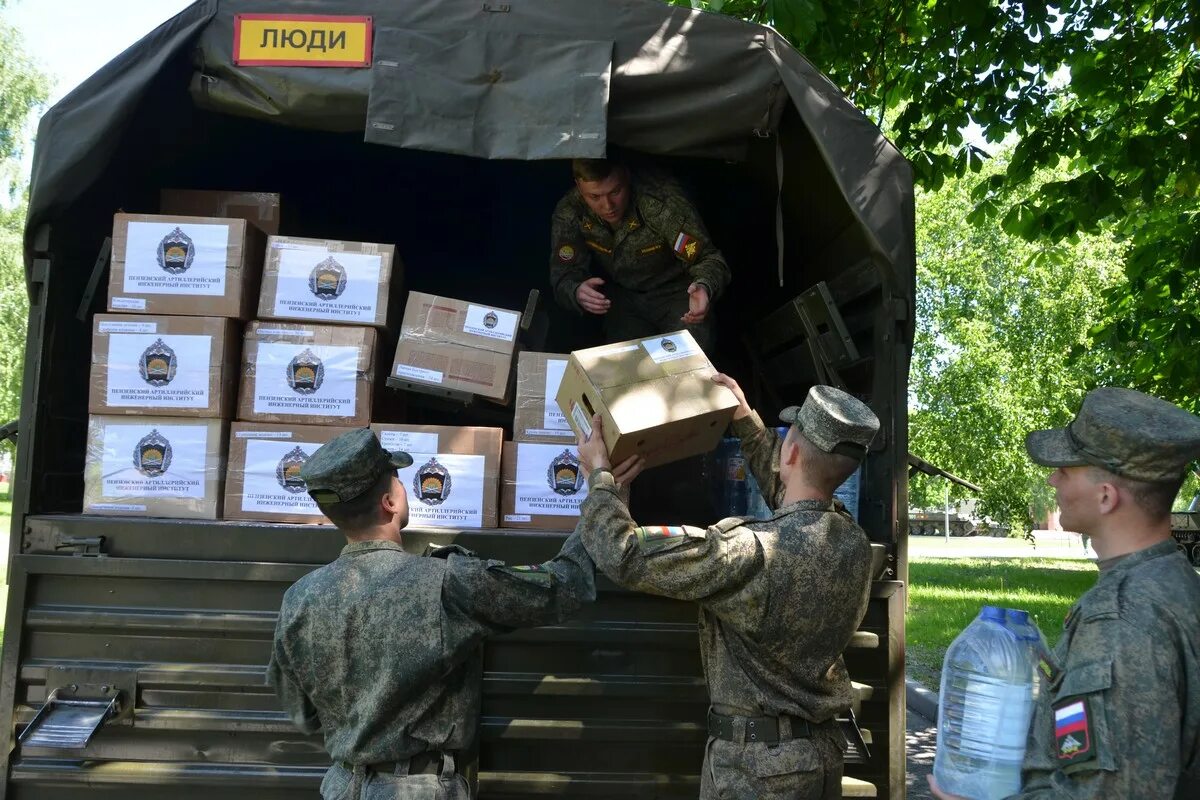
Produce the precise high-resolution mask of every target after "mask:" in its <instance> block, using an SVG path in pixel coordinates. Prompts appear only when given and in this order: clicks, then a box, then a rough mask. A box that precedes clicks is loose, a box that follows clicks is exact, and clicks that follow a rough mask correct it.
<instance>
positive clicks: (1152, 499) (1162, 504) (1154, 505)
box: [1088, 466, 1186, 521]
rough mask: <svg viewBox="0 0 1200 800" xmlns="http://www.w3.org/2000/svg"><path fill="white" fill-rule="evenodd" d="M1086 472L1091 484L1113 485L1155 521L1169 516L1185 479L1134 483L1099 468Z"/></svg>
mask: <svg viewBox="0 0 1200 800" xmlns="http://www.w3.org/2000/svg"><path fill="white" fill-rule="evenodd" d="M1088 471H1089V472H1091V473H1092V482H1093V483H1111V484H1115V485H1116V486H1117V487H1118V488H1120V489H1121V491H1123V492H1125V493H1126V494H1128V495H1129V496H1130V497H1132V498H1133V502H1134V504H1135V505H1137V507H1138V508H1140V509H1141V510H1142V512H1143V513H1144V514H1145V515H1146V516H1148V517H1149V518H1150V519H1152V520H1156V521H1157V520H1161V519H1163V518H1164V517H1168V516H1170V514H1171V508H1172V506H1174V505H1175V498H1176V497H1178V496H1179V490H1180V489H1182V488H1183V480H1184V478H1185V477H1186V476H1185V475H1180V476H1179V479H1178V480H1170V481H1135V480H1133V479H1132V478H1123V477H1121V476H1120V475H1115V474H1113V473H1111V472H1109V471H1108V470H1106V469H1102V468H1101V467H1093V466H1089V467H1088Z"/></svg>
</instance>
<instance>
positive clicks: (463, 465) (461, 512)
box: [400, 452, 484, 528]
mask: <svg viewBox="0 0 1200 800" xmlns="http://www.w3.org/2000/svg"><path fill="white" fill-rule="evenodd" d="M410 455H411V456H412V457H413V463H412V466H410V467H405V468H404V469H402V470H400V482H401V483H403V484H404V488H406V489H407V490H408V492H409V495H408V497H409V500H408V519H409V524H410V525H425V526H429V527H433V528H482V527H483V483H484V457H483V456H481V455H454V454H451V453H411V452H410Z"/></svg>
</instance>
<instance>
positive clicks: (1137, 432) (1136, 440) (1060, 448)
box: [1025, 386, 1200, 483]
mask: <svg viewBox="0 0 1200 800" xmlns="http://www.w3.org/2000/svg"><path fill="white" fill-rule="evenodd" d="M1025 449H1026V451H1028V453H1029V457H1030V458H1031V459H1033V461H1034V462H1035V463H1037V464H1041V465H1042V466H1044V467H1081V466H1084V465H1091V466H1095V467H1100V468H1101V469H1105V470H1108V471H1109V472H1111V473H1112V474H1114V475H1119V476H1121V477H1123V478H1129V479H1131V480H1135V481H1150V482H1154V483H1159V482H1166V481H1173V480H1177V479H1178V478H1179V477H1180V476H1181V475H1182V474H1183V472H1184V470H1185V469H1186V468H1187V465H1188V463H1189V462H1191V461H1193V460H1194V459H1196V458H1197V457H1200V417H1197V416H1196V415H1195V414H1189V413H1188V412H1186V411H1184V410H1183V409H1182V408H1179V407H1178V406H1176V405H1173V404H1171V403H1168V402H1167V401H1166V400H1161V399H1159V398H1157V397H1152V396H1150V395H1148V394H1142V393H1141V392H1135V391H1133V390H1132V389H1121V388H1118V387H1115V386H1105V387H1102V388H1099V389H1093V390H1092V391H1090V392H1088V393H1087V396H1085V397H1084V398H1083V405H1082V406H1081V407H1080V408H1079V413H1078V414H1076V415H1075V419H1073V420H1072V421H1071V424H1070V425H1068V426H1067V427H1065V428H1053V429H1051V430H1047V431H1033V432H1032V433H1030V434H1029V435H1027V436H1026V437H1025Z"/></svg>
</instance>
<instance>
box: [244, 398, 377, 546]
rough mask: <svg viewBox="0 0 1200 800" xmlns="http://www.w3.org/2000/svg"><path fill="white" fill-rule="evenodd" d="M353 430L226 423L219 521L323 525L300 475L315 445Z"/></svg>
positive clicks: (315, 426) (326, 426)
mask: <svg viewBox="0 0 1200 800" xmlns="http://www.w3.org/2000/svg"><path fill="white" fill-rule="evenodd" d="M351 430H354V429H353V428H342V427H335V426H332V425H277V424H268V423H257V422H235V423H233V424H232V425H230V426H229V477H228V479H227V480H226V482H225V519H243V520H266V521H268V522H299V523H328V522H329V520H328V519H326V517H325V515H324V514H322V513H321V510H320V509H319V508H317V504H316V503H315V502H314V501H313V499H312V498H311V497H309V494H308V488H307V487H306V486H305V484H304V481H303V480H301V479H300V468H301V467H303V466H304V462H305V461H307V460H308V459H309V458H310V457H311V456H312V454H313V453H315V452H316V451H317V448H318V447H320V446H321V445H323V444H325V443H326V442H328V441H329V440H330V439H332V438H334V437H335V436H339V435H341V434H343V433H345V432H347V431H351Z"/></svg>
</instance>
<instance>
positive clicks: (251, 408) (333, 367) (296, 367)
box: [238, 322, 378, 428]
mask: <svg viewBox="0 0 1200 800" xmlns="http://www.w3.org/2000/svg"><path fill="white" fill-rule="evenodd" d="M377 338H378V336H377V334H376V331H375V329H374V328H361V327H351V326H342V325H313V324H308V323H299V322H251V323H250V324H248V325H247V326H246V338H245V341H244V343H243V346H242V381H241V392H240V395H239V398H240V399H239V400H238V419H240V420H243V421H245V422H286V423H291V424H294V425H346V426H349V427H355V428H360V427H363V426H365V425H366V424H367V423H369V422H370V421H371V396H372V392H373V389H374V385H375V380H374V378H375V355H376V353H375V351H376V340H377Z"/></svg>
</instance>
